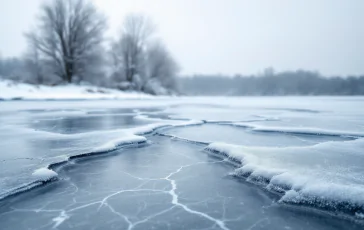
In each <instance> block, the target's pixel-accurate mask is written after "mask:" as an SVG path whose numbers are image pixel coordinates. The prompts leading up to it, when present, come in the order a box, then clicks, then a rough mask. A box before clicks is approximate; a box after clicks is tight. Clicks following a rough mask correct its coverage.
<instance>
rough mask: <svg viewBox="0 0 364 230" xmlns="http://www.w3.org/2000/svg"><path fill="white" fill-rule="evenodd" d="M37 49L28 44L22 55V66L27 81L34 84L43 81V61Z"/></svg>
mask: <svg viewBox="0 0 364 230" xmlns="http://www.w3.org/2000/svg"><path fill="white" fill-rule="evenodd" d="M39 56H40V55H39V50H38V49H37V47H36V46H34V44H33V43H32V44H29V47H28V51H27V52H26V53H25V55H24V59H23V60H24V67H25V70H26V73H27V75H28V79H27V80H28V82H30V83H35V84H43V83H44V80H45V79H44V71H43V63H42V61H41V60H40V57H39Z"/></svg>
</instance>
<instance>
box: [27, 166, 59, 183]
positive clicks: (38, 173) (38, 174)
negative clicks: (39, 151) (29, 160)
mask: <svg viewBox="0 0 364 230" xmlns="http://www.w3.org/2000/svg"><path fill="white" fill-rule="evenodd" d="M32 176H33V177H35V178H37V180H41V181H47V180H51V179H53V178H55V177H57V176H58V174H57V173H56V172H55V171H53V170H50V169H47V168H40V169H37V170H35V171H34V172H33V173H32Z"/></svg>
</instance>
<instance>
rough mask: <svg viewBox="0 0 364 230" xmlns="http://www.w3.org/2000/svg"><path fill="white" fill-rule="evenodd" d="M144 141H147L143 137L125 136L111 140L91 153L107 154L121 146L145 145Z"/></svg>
mask: <svg viewBox="0 0 364 230" xmlns="http://www.w3.org/2000/svg"><path fill="white" fill-rule="evenodd" d="M146 141H147V139H146V138H145V137H142V136H136V135H131V134H125V136H124V137H121V138H118V139H115V140H111V141H109V142H107V143H105V144H104V145H101V146H99V147H96V148H95V149H93V150H92V152H93V153H100V152H108V151H112V150H115V149H117V148H118V147H120V146H122V145H130V144H140V143H146Z"/></svg>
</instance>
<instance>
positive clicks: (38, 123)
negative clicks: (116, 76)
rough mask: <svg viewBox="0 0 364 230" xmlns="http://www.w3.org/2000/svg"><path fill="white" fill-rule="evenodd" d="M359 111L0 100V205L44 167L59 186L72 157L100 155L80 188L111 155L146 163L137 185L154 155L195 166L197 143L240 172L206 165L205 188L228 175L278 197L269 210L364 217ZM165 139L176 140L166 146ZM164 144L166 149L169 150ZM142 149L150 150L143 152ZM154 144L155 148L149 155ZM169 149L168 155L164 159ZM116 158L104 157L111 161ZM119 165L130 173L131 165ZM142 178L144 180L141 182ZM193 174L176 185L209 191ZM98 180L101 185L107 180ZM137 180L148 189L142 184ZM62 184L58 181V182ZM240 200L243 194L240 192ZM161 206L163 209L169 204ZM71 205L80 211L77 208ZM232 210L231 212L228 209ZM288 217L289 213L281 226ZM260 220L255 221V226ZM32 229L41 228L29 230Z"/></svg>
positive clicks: (237, 102) (316, 101)
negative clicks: (190, 161)
mask: <svg viewBox="0 0 364 230" xmlns="http://www.w3.org/2000/svg"><path fill="white" fill-rule="evenodd" d="M363 105H364V99H363V98H361V97H350V98H349V97H338V98H335V97H331V98H326V97H287V98H274V97H273V98H271V97H264V98H254V97H247V98H223V97H217V98H202V97H201V98H188V97H181V98H154V99H148V100H92V101H26V102H25V101H2V102H0V123H1V124H2V125H1V126H0V149H1V154H0V168H1V170H0V197H3V195H4V194H5V195H6V194H10V195H11V194H17V193H19V192H24V191H27V190H29V189H31V188H34V187H39V186H41V185H42V183H40V182H39V183H38V182H36V180H37V177H36V176H32V174H33V172H34V171H35V170H37V169H42V168H48V169H49V170H53V171H54V172H56V173H58V174H59V175H61V176H60V178H62V172H63V170H64V168H67V167H71V166H72V167H79V166H80V164H78V163H77V162H78V160H77V159H79V158H84V160H85V159H88V158H87V157H88V156H90V155H93V154H97V153H102V154H99V156H100V157H99V158H100V161H98V163H95V164H94V165H93V168H90V170H91V171H92V172H90V174H87V175H85V174H79V175H77V174H76V173H72V172H73V171H72V172H70V173H69V174H68V175H67V177H69V178H71V179H72V178H79V179H80V183H83V182H84V181H87V180H88V178H89V177H91V178H93V176H90V175H97V174H99V173H107V175H110V174H108V173H110V172H111V171H109V170H111V168H110V165H113V164H114V162H113V161H109V160H108V159H109V157H104V153H107V152H109V151H111V150H114V153H116V152H117V153H119V151H120V152H121V151H127V152H129V153H130V158H131V159H130V161H129V163H130V162H140V161H138V160H140V159H147V161H143V164H141V165H138V167H136V169H138V171H137V172H136V173H137V174H138V175H139V176H138V177H139V179H138V178H137V179H136V180H137V181H139V180H140V179H141V178H144V179H145V178H148V176H149V174H150V172H151V171H153V173H154V172H155V171H156V167H155V164H157V163H158V162H156V161H155V159H154V157H157V159H159V160H160V162H164V160H163V159H161V158H159V157H160V156H163V157H166V153H167V152H168V153H170V155H168V157H170V158H171V159H173V160H172V161H170V162H173V163H176V164H177V163H180V162H177V161H178V160H180V159H179V158H177V155H178V156H179V157H182V158H186V159H190V158H194V157H193V155H204V154H203V153H200V152H198V150H200V149H201V145H208V144H210V146H209V147H208V149H209V150H210V151H212V152H213V154H211V155H213V156H214V157H215V156H220V157H222V158H224V159H225V158H230V160H231V161H234V165H238V166H239V167H238V168H237V169H236V170H234V169H233V168H232V167H231V168H229V170H227V171H226V170H225V171H224V170H223V172H224V173H225V174H222V173H220V171H214V169H215V167H214V166H213V165H211V167H209V168H208V169H209V170H207V171H206V173H210V174H209V176H211V177H206V178H210V179H209V180H213V179H212V178H222V177H224V176H226V174H228V173H229V172H230V173H232V174H233V175H235V176H240V177H244V178H246V180H247V181H249V182H253V183H254V184H257V185H259V186H258V187H264V188H265V190H268V191H272V192H273V193H278V194H279V201H280V202H278V204H277V203H274V204H275V205H278V206H279V207H280V205H281V204H282V203H288V204H294V205H295V206H301V205H308V206H312V207H316V208H320V209H325V210H329V211H330V212H331V211H334V212H335V213H336V212H337V213H341V212H344V213H345V214H349V215H351V216H355V217H357V218H359V219H360V218H361V216H362V215H363V200H362V197H364V196H363V184H364V177H363V175H364V169H363V166H362V162H364V157H363V151H362V150H363V149H364V143H363V140H364V139H363V137H362V133H363V131H362V130H363V128H364V119H362V118H363V117H364V106H363ZM224 124H225V125H224ZM226 124H228V125H226ZM233 125H240V126H241V127H234V126H233ZM155 134H157V135H155ZM158 134H159V135H160V136H158ZM307 134H310V135H307ZM317 134H321V135H317ZM156 136H157V137H158V138H156ZM171 138H172V139H174V140H170V139H171ZM149 140H152V141H149ZM162 140H164V141H165V140H169V141H170V142H168V144H166V143H165V142H164V141H162ZM178 140H181V141H183V145H186V146H190V147H191V146H194V147H191V148H192V149H193V150H191V151H190V150H189V152H188V154H186V153H185V152H184V149H183V148H181V149H176V148H174V147H175V146H180V144H182V142H181V143H179V141H178ZM153 141H156V142H153ZM146 142H147V143H148V145H139V144H144V143H146ZM217 142H220V143H217ZM160 143H163V144H160ZM130 144H132V146H135V147H136V146H147V147H146V150H145V151H143V155H141V154H139V155H133V154H132V153H133V152H137V150H136V149H132V150H127V149H126V148H123V146H124V145H130ZM164 144H166V145H164ZM196 144H198V145H196ZM153 146H158V148H157V149H154V148H153ZM188 148H189V147H188ZM171 149H173V152H170V151H171ZM115 150H116V151H115ZM138 151H139V150H138ZM153 151H156V152H153ZM173 154H175V155H173ZM114 155H115V154H110V158H112V157H113V156H114ZM213 159H216V158H213ZM84 160H83V161H84ZM83 161H82V162H83ZM80 162H81V161H80ZM223 162H224V164H225V163H226V162H225V161H223ZM59 163H62V167H58V164H59ZM115 163H117V162H115ZM119 163H120V162H119ZM195 163H197V165H198V164H199V163H198V162H194V163H193V164H195ZM124 166H125V167H128V165H127V164H126V165H124ZM132 166H133V167H135V165H132ZM132 166H130V167H132ZM180 166H182V165H180ZM159 167H160V169H158V170H166V171H164V172H169V173H171V172H175V171H176V170H178V169H179V168H178V167H177V168H173V167H172V164H165V165H164V164H162V165H161V166H159ZM196 168H199V167H196ZM201 168H202V167H201ZM117 169H118V170H120V168H117ZM128 169H129V168H128ZM183 169H184V168H183ZM158 170H157V171H156V172H158ZM100 171H102V172H100ZM182 171H184V170H182ZM186 171H187V170H186ZM118 172H119V174H117V173H116V174H115V175H118V177H122V176H120V175H121V174H120V171H118ZM139 173H145V174H143V176H140V174H139ZM199 173H200V171H199V170H197V171H194V172H193V173H192V172H191V174H189V173H187V174H185V175H184V177H183V178H181V181H183V182H184V183H186V184H188V186H186V187H184V188H183V189H186V190H185V191H199V190H200V189H203V188H202V186H203V185H204V184H205V183H201V186H200V185H199V184H198V183H196V182H189V181H190V179H191V178H193V177H195V176H196V175H199ZM122 175H124V174H122ZM125 175H127V174H125ZM155 176H156V178H157V177H158V176H157V175H155ZM166 176H168V173H167V174H161V175H159V177H166ZM159 177H158V178H159ZM69 178H68V179H69ZM111 178H113V180H111V179H110V180H107V183H106V182H105V183H101V184H100V185H98V186H101V187H100V188H105V190H101V191H100V194H104V192H105V191H111V190H108V189H111V187H112V186H113V185H114V184H113V183H115V181H114V180H117V178H114V177H111ZM102 179H104V180H105V177H102ZM124 179H125V178H124ZM134 179H135V178H134ZM150 179H151V178H150ZM199 180H200V181H202V180H203V179H201V178H199ZM140 181H144V182H145V180H140ZM219 181H220V180H219ZM238 181H240V180H238ZM167 182H171V181H167ZM235 182H236V181H235ZM235 182H234V183H235ZM59 183H63V180H60V182H59ZM123 183H128V182H125V181H124V180H122V181H121V182H120V183H119V184H118V185H120V186H121V185H123V186H124V184H123ZM131 183H134V182H131ZM148 183H151V182H149V181H148ZM153 183H154V182H153ZM239 183H245V182H239ZM57 184H58V182H57ZM172 185H173V184H172ZM210 185H211V186H212V185H214V186H216V187H210V188H209V189H210V190H211V191H210V190H209V193H208V194H209V197H207V198H206V199H212V200H213V199H214V198H213V197H211V196H212V195H211V194H210V192H211V193H213V192H215V190H216V189H221V191H222V190H224V192H226V193H229V191H230V190H229V189H227V188H228V187H222V188H220V187H218V184H216V183H215V182H211V184H210ZM249 185H250V186H253V185H251V184H249ZM80 186H81V187H82V186H84V185H80ZM125 186H126V184H125ZM128 186H129V184H128ZM135 186H137V185H135ZM148 186H149V185H148ZM199 186H200V187H199ZM254 186H255V185H254ZM86 187H87V186H86ZM83 188H85V187H83ZM100 188H97V189H100ZM45 189H46V188H45ZM113 189H114V190H115V189H117V188H115V187H114V188H113ZM166 189H168V188H166ZM178 189H181V187H180V186H179V184H177V187H176V190H175V192H176V193H175V194H174V193H172V194H171V193H168V194H169V195H173V197H175V196H174V195H177V196H179V197H178V198H179V201H181V202H184V201H185V200H184V199H191V196H190V197H188V198H186V197H184V196H183V195H182V194H179V193H178V192H179V191H178ZM214 189H215V190H214ZM244 189H246V188H244ZM74 190H75V187H74V186H73V185H69V187H68V188H67V189H66V192H65V194H73V191H74ZM85 191H86V192H88V193H86V192H85V194H83V195H84V198H83V199H88V200H92V199H93V198H94V196H97V194H93V192H92V191H91V192H90V191H88V189H87V188H86V190H85ZM167 191H170V190H167ZM219 191H220V190H219ZM256 191H259V190H254V193H255V194H256V193H257V192H256ZM245 192H246V191H245ZM50 193H51V194H52V192H50ZM191 194H195V193H191ZM206 194H207V193H206ZM237 194H240V195H241V194H245V193H244V191H241V193H237ZM134 195H135V194H134ZM210 195H211V196H210ZM226 195H227V196H228V194H226ZM142 196H144V195H142ZM234 196H235V195H234ZM236 196H237V198H239V196H238V195H236ZM132 197H133V196H132ZM173 197H172V198H173ZM202 197H203V196H202ZM248 197H249V196H248ZM53 198H54V197H53ZM169 198H171V197H169ZM0 199H1V198H0ZM80 199H81V200H82V198H80ZM29 200H31V198H29ZM55 200H56V199H55ZM129 200H134V198H133V199H130V197H129V198H126V199H125V200H123V201H125V202H128V201H129ZM113 201H114V200H113ZM169 201H170V200H169ZM169 201H168V202H169ZM163 202H164V203H165V200H163ZM168 202H167V203H168ZM194 202H195V203H198V202H199V201H196V200H195V201H194ZM245 202H247V201H246V200H245ZM252 202H257V199H256V197H254V198H252ZM76 203H77V204H79V203H78V201H76ZM81 203H82V202H81ZM226 204H228V203H226ZM52 205H53V204H51V206H52ZM74 205H75V204H74ZM191 205H192V206H193V205H194V204H192V203H191ZM196 205H197V206H198V207H200V206H199V205H198V204H196ZM220 205H223V203H220ZM266 205H267V206H269V205H270V204H266ZM180 207H182V206H180ZM231 207H232V209H229V208H231ZM235 208H236V209H238V211H239V212H241V213H244V211H242V210H245V209H239V208H237V207H235V206H233V205H232V204H229V207H228V208H227V209H226V210H229V211H227V212H230V211H231V210H233V209H234V210H235ZM247 209H249V208H247ZM160 211H162V210H160ZM213 211H214V210H209V209H208V208H207V211H206V210H204V211H203V213H208V214H209V215H210V214H211V213H212V214H211V216H213ZM110 212H111V214H112V215H116V216H118V214H117V212H118V211H117V210H114V212H113V211H112V210H111V209H110ZM141 212H143V211H141ZM201 212H202V211H201ZM210 212H211V213H210ZM231 212H233V211H231ZM64 214H65V215H62V213H61V212H60V211H58V212H57V213H56V215H54V216H53V215H52V218H50V219H49V218H48V219H47V221H48V222H49V221H50V220H52V219H53V218H54V219H53V221H51V223H52V224H51V225H50V227H52V226H55V225H57V224H59V225H58V227H60V226H66V225H65V223H67V222H68V221H70V220H71V219H72V218H73V216H72V215H68V214H67V213H64ZM190 214H191V213H190ZM245 214H248V213H245ZM174 215H177V214H173V215H172V217H171V218H174V217H175V216H174ZM191 215H192V214H191ZM0 216H1V214H0ZM105 216H110V213H105ZM288 216H289V214H288ZM68 217H69V218H68ZM119 217H120V216H119ZM192 217H195V216H194V215H192ZM238 217H239V216H234V217H233V218H238ZM285 217H287V215H285V216H284V217H282V218H283V219H284V218H285ZM106 219H107V218H106ZM214 219H215V220H216V219H217V218H216V217H214ZM256 221H257V222H259V220H258V219H256ZM311 221H312V220H311ZM259 223H260V222H259ZM263 223H265V221H263ZM310 223H311V222H310ZM254 224H255V223H251V225H254ZM251 225H249V226H246V228H249V227H250V226H251ZM257 226H260V225H259V224H258V225H257ZM302 226H304V225H302ZM37 227H39V226H35V227H34V228H37ZM207 227H208V226H206V228H207ZM296 227H297V226H296ZM296 229H297V228H296ZM302 229H303V228H302ZM328 229H334V228H328Z"/></svg>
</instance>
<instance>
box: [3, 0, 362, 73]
mask: <svg viewBox="0 0 364 230" xmlns="http://www.w3.org/2000/svg"><path fill="white" fill-rule="evenodd" d="M47 1H51V0H47ZM93 1H94V2H95V4H96V5H97V6H99V7H100V9H101V10H102V11H103V12H104V13H105V14H106V15H107V17H108V19H109V33H108V35H109V36H112V35H114V34H116V31H117V29H118V28H119V26H120V24H121V22H122V19H123V17H124V16H125V15H126V14H127V13H130V12H142V13H145V14H147V15H148V16H150V17H151V18H152V19H153V20H154V22H155V24H157V26H158V31H159V33H160V36H161V37H162V38H163V40H164V41H165V42H166V44H167V45H168V47H169V48H170V50H171V52H172V53H173V54H174V56H175V57H176V59H177V60H178V61H179V63H180V65H181V67H182V69H183V73H185V74H193V73H227V74H235V73H242V74H252V73H257V72H260V71H262V70H263V69H264V68H265V67H269V66H272V67H274V68H275V69H276V70H295V69H298V68H304V69H309V70H318V71H320V72H321V73H323V74H327V75H335V74H342V75H346V74H364V13H363V12H364V0H93ZM41 2H42V0H0V31H1V34H0V53H1V54H2V55H3V56H15V55H20V54H21V53H22V52H23V51H24V49H25V45H26V43H25V39H24V37H23V33H24V32H25V31H27V30H29V29H30V28H31V26H32V25H34V24H35V23H34V22H35V18H36V15H37V12H38V8H39V5H40V4H41Z"/></svg>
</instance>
